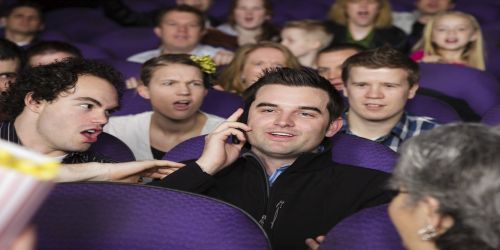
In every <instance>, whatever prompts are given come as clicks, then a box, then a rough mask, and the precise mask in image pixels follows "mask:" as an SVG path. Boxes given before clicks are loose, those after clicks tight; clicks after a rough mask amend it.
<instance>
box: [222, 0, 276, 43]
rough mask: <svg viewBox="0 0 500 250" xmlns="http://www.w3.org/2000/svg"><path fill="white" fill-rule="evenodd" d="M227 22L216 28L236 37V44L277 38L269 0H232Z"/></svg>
mask: <svg viewBox="0 0 500 250" xmlns="http://www.w3.org/2000/svg"><path fill="white" fill-rule="evenodd" d="M230 10H231V12H230V15H229V22H228V23H225V24H222V25H220V26H218V27H217V29H218V30H220V31H222V32H224V33H226V34H228V35H232V36H236V37H237V38H238V45H240V46H242V45H245V44H248V43H257V42H260V41H274V40H277V38H278V36H279V33H278V31H277V29H276V28H275V27H274V26H273V25H272V24H271V22H270V19H271V12H272V10H271V2H270V1H269V0H233V1H232V3H231V9H230Z"/></svg>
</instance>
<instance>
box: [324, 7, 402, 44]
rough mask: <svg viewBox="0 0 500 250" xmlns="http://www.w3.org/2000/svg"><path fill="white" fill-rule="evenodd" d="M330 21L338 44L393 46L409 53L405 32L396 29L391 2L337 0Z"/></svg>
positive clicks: (334, 41) (335, 42)
mask: <svg viewBox="0 0 500 250" xmlns="http://www.w3.org/2000/svg"><path fill="white" fill-rule="evenodd" d="M329 19H330V21H329V22H328V23H327V24H328V25H329V27H330V29H331V31H332V33H333V34H335V39H334V40H333V43H334V44H341V43H355V44H358V45H361V46H363V47H365V48H368V49H372V48H377V47H381V46H382V45H384V44H389V45H391V47H393V48H395V49H397V50H399V51H402V52H407V51H408V50H409V47H408V41H407V36H406V34H405V32H404V31H403V30H401V29H399V28H396V27H394V26H392V17H391V6H390V4H389V1H388V0H337V1H335V3H334V4H333V5H332V8H331V10H330V13H329Z"/></svg>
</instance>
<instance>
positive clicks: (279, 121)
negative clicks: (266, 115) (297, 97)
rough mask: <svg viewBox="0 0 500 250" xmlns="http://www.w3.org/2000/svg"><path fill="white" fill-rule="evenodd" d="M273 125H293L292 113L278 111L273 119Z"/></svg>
mask: <svg viewBox="0 0 500 250" xmlns="http://www.w3.org/2000/svg"><path fill="white" fill-rule="evenodd" d="M274 125H277V126H280V127H293V126H294V122H293V118H292V114H290V113H286V112H282V113H278V115H277V116H276V119H275V120H274Z"/></svg>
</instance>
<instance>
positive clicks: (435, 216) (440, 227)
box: [420, 196, 454, 235]
mask: <svg viewBox="0 0 500 250" xmlns="http://www.w3.org/2000/svg"><path fill="white" fill-rule="evenodd" d="M420 203H421V204H422V205H423V208H424V213H425V216H426V217H427V219H428V223H429V224H430V225H432V226H433V227H434V228H435V229H436V232H437V234H438V235H441V234H444V233H445V232H446V231H447V230H448V229H449V228H451V227H452V226H453V224H454V220H453V218H452V217H451V216H449V215H444V214H442V213H440V212H439V208H440V203H439V201H438V200H437V199H436V198H433V197H429V196H427V197H424V198H423V199H422V200H421V201H420Z"/></svg>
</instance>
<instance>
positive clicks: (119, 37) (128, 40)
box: [90, 27, 160, 60]
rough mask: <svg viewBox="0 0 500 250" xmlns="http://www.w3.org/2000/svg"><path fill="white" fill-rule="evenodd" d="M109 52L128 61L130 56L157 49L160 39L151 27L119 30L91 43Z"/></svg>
mask: <svg viewBox="0 0 500 250" xmlns="http://www.w3.org/2000/svg"><path fill="white" fill-rule="evenodd" d="M90 43H92V44H95V45H97V46H99V47H101V48H104V49H105V50H107V51H108V52H109V53H110V54H111V55H113V57H115V58H119V59H124V60H125V59H127V58H128V57H129V56H131V55H133V54H136V53H139V52H143V51H146V50H151V49H154V48H157V47H158V46H159V44H160V39H159V38H158V37H157V36H156V35H155V34H154V33H153V28H151V27H139V28H118V29H116V30H113V31H111V32H108V33H106V34H102V35H101V36H96V37H95V38H94V39H92V40H91V41H90Z"/></svg>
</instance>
